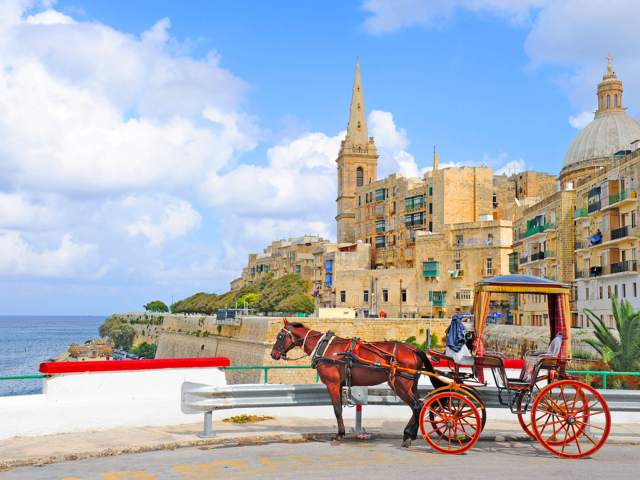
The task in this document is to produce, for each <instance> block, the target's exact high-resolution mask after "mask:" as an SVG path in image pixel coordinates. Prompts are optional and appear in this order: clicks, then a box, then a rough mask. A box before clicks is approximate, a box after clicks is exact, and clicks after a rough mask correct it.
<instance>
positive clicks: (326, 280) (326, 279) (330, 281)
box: [324, 273, 333, 287]
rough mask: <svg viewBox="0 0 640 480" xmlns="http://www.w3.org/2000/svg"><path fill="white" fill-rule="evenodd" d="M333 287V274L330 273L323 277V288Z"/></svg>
mask: <svg viewBox="0 0 640 480" xmlns="http://www.w3.org/2000/svg"><path fill="white" fill-rule="evenodd" d="M332 285H333V274H331V273H327V274H325V276H324V286H325V287H330V286H332Z"/></svg>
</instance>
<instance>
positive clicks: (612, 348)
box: [584, 296, 640, 372]
mask: <svg viewBox="0 0 640 480" xmlns="http://www.w3.org/2000/svg"><path fill="white" fill-rule="evenodd" d="M611 310H612V311H613V318H614V319H615V324H616V330H617V332H618V335H617V336H616V335H614V333H613V332H612V331H611V330H609V329H608V328H607V326H606V325H605V324H604V322H603V321H602V320H601V319H600V318H599V317H598V316H597V315H596V314H595V313H593V312H592V311H591V310H589V309H587V308H585V309H584V311H585V313H586V315H587V318H589V320H590V321H591V324H592V325H593V328H594V333H595V336H596V338H595V339H588V340H587V343H589V345H591V346H592V347H593V348H594V349H595V350H596V351H597V352H598V353H599V354H600V355H602V359H603V360H604V362H605V363H606V364H607V365H608V366H609V368H611V369H612V370H614V371H617V372H631V371H636V370H640V312H636V311H634V310H633V307H632V306H631V304H630V303H629V302H628V301H626V300H622V301H618V299H617V298H616V297H615V296H614V297H613V298H612V299H611Z"/></svg>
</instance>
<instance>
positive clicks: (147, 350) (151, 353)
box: [131, 342, 158, 358]
mask: <svg viewBox="0 0 640 480" xmlns="http://www.w3.org/2000/svg"><path fill="white" fill-rule="evenodd" d="M157 349H158V346H157V345H156V344H155V343H147V342H142V343H141V344H140V345H138V346H137V347H135V348H133V349H132V350H131V353H135V354H136V355H138V356H139V357H142V358H156V350H157Z"/></svg>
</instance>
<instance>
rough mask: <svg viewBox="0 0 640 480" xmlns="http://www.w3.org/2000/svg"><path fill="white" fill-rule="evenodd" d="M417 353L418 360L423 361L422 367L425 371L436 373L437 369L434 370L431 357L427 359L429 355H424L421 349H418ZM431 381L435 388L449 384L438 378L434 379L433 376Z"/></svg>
mask: <svg viewBox="0 0 640 480" xmlns="http://www.w3.org/2000/svg"><path fill="white" fill-rule="evenodd" d="M415 352H416V354H417V355H418V358H420V360H421V361H422V365H423V366H424V369H425V370H426V371H427V372H430V373H435V369H434V368H433V365H431V360H429V357H427V354H426V353H424V352H423V351H422V350H420V349H419V348H416V349H415ZM429 379H430V380H431V384H432V385H433V388H440V387H444V386H445V385H446V384H447V383H446V382H444V381H442V380H440V379H439V378H438V377H432V376H431V375H429Z"/></svg>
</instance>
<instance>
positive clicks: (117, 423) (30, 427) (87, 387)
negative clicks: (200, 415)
mask: <svg viewBox="0 0 640 480" xmlns="http://www.w3.org/2000/svg"><path fill="white" fill-rule="evenodd" d="M185 381H189V382H199V383H206V384H209V385H226V380H225V375H224V370H223V369H220V368H214V367H207V368H176V369H158V370H135V371H113V372H86V373H65V374H57V375H55V376H52V377H48V378H46V379H45V381H44V382H45V383H44V393H43V394H42V395H22V396H15V397H0V412H1V414H2V420H0V438H8V437H13V436H28V435H43V434H48V433H62V432H74V431H82V430H96V429H105V428H114V427H125V426H146V425H174V424H180V423H189V422H194V421H197V417H193V416H191V415H185V414H183V413H182V412H181V411H180V388H181V386H182V382H185Z"/></svg>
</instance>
